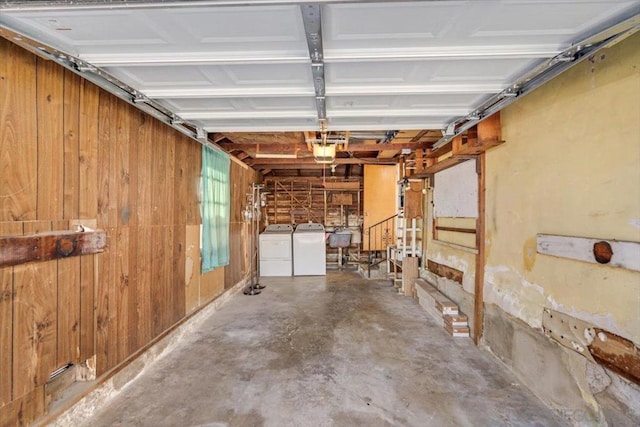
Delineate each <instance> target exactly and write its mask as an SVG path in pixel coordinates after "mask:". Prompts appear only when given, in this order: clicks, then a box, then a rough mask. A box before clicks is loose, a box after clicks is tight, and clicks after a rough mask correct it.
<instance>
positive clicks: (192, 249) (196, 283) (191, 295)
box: [184, 225, 201, 313]
mask: <svg viewBox="0 0 640 427" xmlns="http://www.w3.org/2000/svg"><path fill="white" fill-rule="evenodd" d="M200 268H201V267H200V226H199V225H187V226H186V235H185V267H184V275H185V310H186V312H187V313H189V312H190V311H192V310H193V309H194V308H196V307H198V305H199V303H200V276H201V274H200Z"/></svg>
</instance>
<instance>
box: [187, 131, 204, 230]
mask: <svg viewBox="0 0 640 427" xmlns="http://www.w3.org/2000/svg"><path fill="white" fill-rule="evenodd" d="M186 142H187V144H188V147H189V148H188V150H187V165H188V169H187V171H188V172H189V173H190V176H189V187H188V194H190V195H191V197H192V198H193V199H192V200H191V202H190V203H188V204H187V205H186V206H185V209H186V210H187V224H190V225H191V224H201V223H202V218H201V217H200V205H199V203H198V200H199V199H198V198H199V194H200V175H201V173H202V147H201V146H200V145H199V144H194V143H193V142H191V141H188V140H186ZM194 196H195V197H194Z"/></svg>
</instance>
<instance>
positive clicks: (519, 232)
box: [484, 34, 640, 422]
mask: <svg viewBox="0 0 640 427" xmlns="http://www.w3.org/2000/svg"><path fill="white" fill-rule="evenodd" d="M639 94H640V35H637V34H636V35H634V36H632V37H630V38H628V39H627V40H625V41H623V42H621V43H619V44H617V45H615V46H613V47H611V48H608V49H605V50H602V51H601V52H599V53H598V54H596V55H594V56H593V57H592V58H589V59H588V60H585V61H584V62H582V63H581V64H579V65H577V66H576V67H575V68H573V69H571V70H569V71H568V72H566V73H564V74H562V75H561V76H559V77H557V78H556V79H554V80H552V81H551V82H549V83H548V84H546V85H544V86H543V87H541V88H539V89H537V90H536V91H534V92H533V93H531V94H530V95H527V96H526V97H524V98H523V99H521V100H518V101H517V102H515V103H514V104H512V105H511V106H510V107H508V108H506V109H505V110H503V112H502V134H503V138H504V140H505V141H507V142H506V144H504V145H503V146H502V147H499V148H496V149H494V150H492V151H489V152H488V153H487V190H486V212H487V218H486V224H487V226H486V230H487V238H486V243H487V246H486V252H487V265H486V270H485V290H484V295H485V303H486V305H487V311H488V313H491V315H490V317H489V319H490V320H488V321H487V324H486V325H485V338H486V340H485V342H486V343H487V344H488V345H489V347H490V348H491V349H492V351H494V352H495V353H496V355H498V356H499V357H501V358H503V359H504V360H505V361H506V362H507V363H508V364H509V365H510V366H511V367H512V368H513V369H514V370H515V371H516V372H517V373H519V374H520V375H521V377H522V378H524V381H528V385H529V387H531V388H532V389H533V390H534V391H535V392H536V393H537V394H538V395H539V396H540V397H541V398H543V399H545V398H546V397H545V396H547V397H548V396H549V392H550V390H551V389H552V388H553V387H556V386H558V385H559V382H562V383H563V385H562V387H565V386H566V384H565V383H566V381H567V376H572V377H573V378H569V379H570V383H571V384H573V387H575V390H577V391H579V393H578V394H577V396H581V397H582V398H583V400H584V403H583V405H586V406H585V407H583V408H580V407H579V405H577V404H576V405H574V406H572V407H571V408H570V409H571V411H574V410H576V411H578V410H579V411H586V410H587V409H588V410H589V411H592V412H591V413H590V414H591V415H590V419H591V420H592V421H597V422H604V416H603V412H602V411H604V413H606V412H607V410H605V409H601V408H599V406H598V403H596V402H597V399H595V398H594V394H595V391H594V389H593V387H592V385H593V384H592V381H591V382H590V380H589V379H588V378H587V376H586V373H585V367H584V364H583V365H580V364H578V363H575V362H569V361H568V360H569V356H563V354H564V351H565V349H562V350H559V349H555V350H554V349H553V348H554V347H556V346H557V344H555V343H551V344H549V343H548V342H547V341H548V339H547V338H545V337H544V336H543V334H542V333H541V332H539V331H540V328H541V324H542V313H543V308H544V307H550V308H553V309H555V310H557V311H560V312H563V313H567V314H570V315H572V316H574V317H577V318H580V319H583V320H585V321H587V322H589V323H591V324H593V325H595V326H597V327H600V328H602V329H605V330H608V331H610V332H613V333H615V334H618V335H620V336H622V337H624V338H627V339H629V340H631V341H633V342H635V343H636V344H637V343H640V273H639V272H637V271H631V270H626V269H623V268H615V267H610V266H606V265H599V264H595V263H587V262H581V261H575V260H571V259H567V258H558V257H552V256H547V255H541V254H538V253H537V252H536V235H537V234H538V233H545V234H556V235H565V236H577V237H593V238H598V239H603V240H610V239H618V240H629V241H636V242H638V241H640V101H639V98H638V97H639ZM639 256H640V254H639ZM494 307H495V308H499V309H500V310H498V311H496V310H495V309H494ZM500 313H502V315H500ZM505 313H506V314H505ZM500 316H502V317H505V318H508V321H506V320H498V319H497V318H498V317H500ZM515 324H523V325H524V324H526V325H528V326H529V327H530V328H534V329H535V330H537V331H538V332H536V333H535V334H529V335H528V336H529V338H528V339H527V340H526V343H525V341H523V340H519V339H514V335H513V334H512V333H509V331H510V330H511V331H513V330H514V327H513V325H515ZM500 325H503V326H500ZM504 325H508V326H509V325H511V326H509V327H508V328H506V327H504ZM515 329H516V330H517V329H518V328H515ZM516 342H517V343H518V346H519V347H518V349H517V351H516V349H515V347H514V343H516ZM527 343H528V344H527ZM543 348H544V349H545V350H543ZM567 351H570V350H567ZM539 353H540V354H542V353H544V359H545V360H547V361H548V362H550V361H555V362H554V363H556V364H559V365H562V369H560V368H559V369H557V370H554V372H556V373H554V374H550V373H548V371H545V370H544V369H538V370H537V371H536V374H535V375H531V372H527V370H526V369H524V368H523V367H524V366H526V365H527V363H528V362H527V360H528V359H531V357H532V355H536V354H539ZM541 357H542V356H541ZM559 357H561V358H562V360H558V358H559ZM578 357H580V356H578ZM570 358H571V359H573V358H574V357H573V356H571V357H570ZM529 362H531V360H529ZM558 372H560V373H558ZM611 375H615V374H611ZM544 384H546V385H544ZM630 389H631V390H634V389H635V390H636V391H635V393H636V394H635V396H637V397H636V398H637V399H640V394H638V392H637V388H634V387H633V386H631V388H630ZM629 393H631V395H633V393H634V392H629ZM629 393H627V394H628V395H629ZM574 394H575V393H574ZM613 394H615V393H613ZM565 396H567V395H565ZM549 403H552V404H555V402H549ZM636 403H637V401H636ZM566 404H567V402H565V405H566ZM560 406H561V405H560ZM569 406H571V405H569ZM569 406H565V409H566V408H568V407H569ZM620 407H623V405H622V406H620ZM559 410H562V407H559ZM571 411H570V412H569V413H573V412H571ZM580 413H581V414H582V415H584V414H587V413H589V412H588V411H587V412H580ZM631 413H633V411H632V412H631ZM636 416H637V414H636ZM568 418H571V417H568ZM574 421H575V420H574Z"/></svg>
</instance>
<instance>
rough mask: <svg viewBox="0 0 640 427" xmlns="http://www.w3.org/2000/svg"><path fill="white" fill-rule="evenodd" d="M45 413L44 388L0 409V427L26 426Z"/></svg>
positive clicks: (36, 389) (32, 391)
mask: <svg viewBox="0 0 640 427" xmlns="http://www.w3.org/2000/svg"><path fill="white" fill-rule="evenodd" d="M44 413H45V397H44V386H39V387H36V388H35V389H33V390H30V391H29V393H27V394H25V395H24V396H21V397H19V398H17V399H16V400H14V401H13V402H11V403H9V404H8V405H6V406H4V407H0V426H12V425H15V426H28V425H31V424H32V423H33V422H34V421H35V420H37V419H38V418H39V417H41V416H42V415H44Z"/></svg>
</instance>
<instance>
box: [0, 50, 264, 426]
mask: <svg viewBox="0 0 640 427" xmlns="http://www.w3.org/2000/svg"><path fill="white" fill-rule="evenodd" d="M0 58H1V59H0V159H1V162H0V235H23V234H32V233H41V232H47V231H52V230H70V229H75V227H76V225H77V224H83V225H85V226H88V227H91V228H93V229H96V228H97V229H102V230H105V231H106V235H107V248H106V250H105V251H104V253H101V254H98V255H85V256H78V257H73V258H67V259H60V260H51V261H46V262H29V263H25V264H21V265H19V266H13V267H4V268H1V269H0V425H3V426H4V425H14V424H18V423H23V424H28V423H30V422H31V421H33V420H34V419H36V418H38V417H39V416H41V415H42V414H43V413H44V412H46V410H47V405H48V404H49V403H50V402H49V401H48V400H49V397H48V395H47V391H46V383H47V381H48V380H49V376H50V374H51V373H52V372H53V371H54V370H55V369H57V368H59V367H61V366H65V365H66V364H67V363H82V362H83V361H85V360H87V359H92V357H93V356H94V355H95V356H96V358H95V360H96V371H97V375H98V376H100V375H103V374H105V373H107V372H108V371H110V370H111V369H113V368H116V367H117V366H118V365H120V364H121V363H122V362H123V361H125V360H126V359H127V358H129V357H130V356H132V355H133V354H135V353H136V352H137V351H139V350H140V349H142V348H145V347H146V346H147V345H148V344H149V343H151V342H153V340H154V339H155V338H156V337H159V336H161V335H162V334H163V333H164V332H165V331H167V330H168V329H170V328H171V327H172V326H173V325H175V324H176V323H177V322H179V321H180V320H181V319H183V318H184V317H185V315H186V314H187V313H188V312H189V311H193V309H195V308H197V307H198V306H201V305H203V304H205V303H207V302H208V301H210V300H211V299H213V298H215V297H216V296H218V295H220V293H222V292H223V291H224V290H225V288H228V287H229V286H230V285H229V283H231V282H234V283H237V282H239V281H240V280H241V279H242V276H243V273H244V271H246V254H244V253H243V251H244V250H245V248H244V246H243V241H242V239H243V234H242V231H241V230H242V225H241V224H240V225H238V218H240V211H241V208H238V206H242V202H235V201H234V203H232V208H231V209H232V210H231V212H232V216H233V218H234V220H233V221H232V233H233V235H232V241H233V242H234V245H233V246H232V249H231V263H230V266H229V267H225V268H220V269H218V270H216V271H214V272H211V273H210V275H206V277H203V278H202V279H203V280H202V281H200V277H199V274H198V273H199V270H200V259H199V251H198V249H197V248H198V247H199V240H200V239H199V224H200V210H199V205H198V203H199V197H198V191H199V184H198V183H199V180H200V164H201V163H200V162H201V157H200V156H201V146H200V144H198V143H197V142H195V141H193V140H191V139H189V138H187V137H186V136H184V135H182V134H180V133H179V132H177V131H175V130H173V129H171V128H170V127H168V126H166V125H164V124H162V123H160V122H159V121H157V120H156V119H153V118H151V117H149V116H147V115H146V114H144V113H142V112H140V111H139V110H137V109H136V108H134V107H133V106H131V105H129V104H128V103H126V102H124V101H122V100H120V99H118V98H117V97H115V96H113V95H110V94H108V93H106V92H105V91H102V90H100V89H99V88H98V87H96V86H94V85H93V84H91V83H89V82H87V81H84V80H83V79H81V78H80V77H78V76H77V75H76V74H74V73H72V72H70V71H67V70H64V69H63V68H61V67H59V66H58V65H56V64H54V63H53V62H50V61H46V60H43V59H41V58H36V57H35V56H34V55H32V54H30V53H28V52H27V51H25V50H23V49H21V48H19V47H17V46H16V45H14V44H12V43H11V42H9V41H7V40H5V39H2V38H0ZM255 178H256V173H255V171H253V170H251V169H247V168H242V167H240V166H237V165H234V166H232V176H231V180H232V182H233V181H236V182H240V181H241V185H243V186H246V185H247V182H248V181H250V180H254V179H255ZM233 194H234V196H235V195H236V193H235V192H234V193H233ZM239 197H240V198H241V199H242V200H244V195H243V194H239ZM193 245H195V247H194V246H193ZM194 271H195V273H194ZM194 277H195V279H194ZM225 285H226V286H225ZM194 295H195V297H194Z"/></svg>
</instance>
